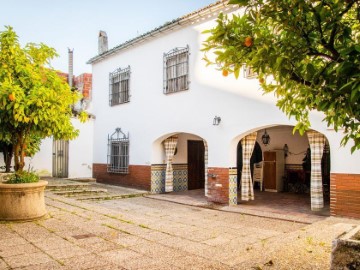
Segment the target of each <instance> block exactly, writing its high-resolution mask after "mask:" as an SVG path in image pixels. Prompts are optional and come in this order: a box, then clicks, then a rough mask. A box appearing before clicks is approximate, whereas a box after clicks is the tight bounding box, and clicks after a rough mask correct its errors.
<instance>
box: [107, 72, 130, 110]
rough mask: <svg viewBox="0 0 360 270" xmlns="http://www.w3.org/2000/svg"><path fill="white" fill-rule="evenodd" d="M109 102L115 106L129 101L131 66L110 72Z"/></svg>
mask: <svg viewBox="0 0 360 270" xmlns="http://www.w3.org/2000/svg"><path fill="white" fill-rule="evenodd" d="M109 78H110V93H109V104H110V106H114V105H117V104H122V103H126V102H129V101H130V99H129V97H130V95H129V85H130V66H128V67H127V68H124V69H121V68H119V69H117V70H115V71H114V72H111V73H110V76H109Z"/></svg>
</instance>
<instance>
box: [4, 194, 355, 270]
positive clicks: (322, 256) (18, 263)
mask: <svg viewBox="0 0 360 270" xmlns="http://www.w3.org/2000/svg"><path fill="white" fill-rule="evenodd" d="M46 203H47V209H48V212H49V215H48V217H47V218H44V219H42V220H38V221H33V222H26V223H0V269H148V270H151V269H328V268H329V263H330V252H331V241H332V239H333V238H335V237H336V236H337V235H339V234H341V233H343V232H344V231H348V230H350V229H351V228H352V227H353V226H354V224H360V221H359V220H350V219H340V218H333V217H330V218H326V219H324V220H322V221H318V222H315V223H313V224H311V225H305V224H302V223H296V222H289V221H283V220H276V219H270V218H264V217H256V216H249V215H244V214H240V213H230V212H223V211H217V210H213V209H205V208H199V207H193V206H186V205H181V204H175V203H172V202H167V201H160V200H154V199H151V198H146V197H133V198H123V199H111V200H98V201H86V202H85V201H78V200H76V199H75V198H68V197H64V196H59V195H55V194H54V193H53V192H50V191H47V192H46Z"/></svg>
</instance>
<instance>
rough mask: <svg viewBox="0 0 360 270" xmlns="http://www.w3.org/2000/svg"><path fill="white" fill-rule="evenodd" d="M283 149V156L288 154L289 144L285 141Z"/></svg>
mask: <svg viewBox="0 0 360 270" xmlns="http://www.w3.org/2000/svg"><path fill="white" fill-rule="evenodd" d="M283 150H284V156H285V157H287V156H288V154H289V146H288V145H287V144H286V143H285V144H284V148H283Z"/></svg>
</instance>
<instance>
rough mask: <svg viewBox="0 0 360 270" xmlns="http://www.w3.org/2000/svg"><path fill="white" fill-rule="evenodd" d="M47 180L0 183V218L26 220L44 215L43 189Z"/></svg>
mask: <svg viewBox="0 0 360 270" xmlns="http://www.w3.org/2000/svg"><path fill="white" fill-rule="evenodd" d="M47 184H48V182H47V181H43V180H40V181H39V182H37V183H25V184H5V183H0V220H12V221H26V220H34V219H38V218H41V217H43V216H45V215H46V209H45V198H44V191H45V187H46V185H47Z"/></svg>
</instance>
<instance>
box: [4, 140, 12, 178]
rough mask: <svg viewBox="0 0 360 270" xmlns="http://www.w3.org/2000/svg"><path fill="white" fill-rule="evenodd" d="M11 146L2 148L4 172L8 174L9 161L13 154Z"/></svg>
mask: <svg viewBox="0 0 360 270" xmlns="http://www.w3.org/2000/svg"><path fill="white" fill-rule="evenodd" d="M12 148H13V147H12V145H11V144H7V145H5V146H4V149H3V150H4V152H3V153H4V161H5V172H7V173H8V172H10V169H11V160H12V157H13V152H12Z"/></svg>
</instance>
